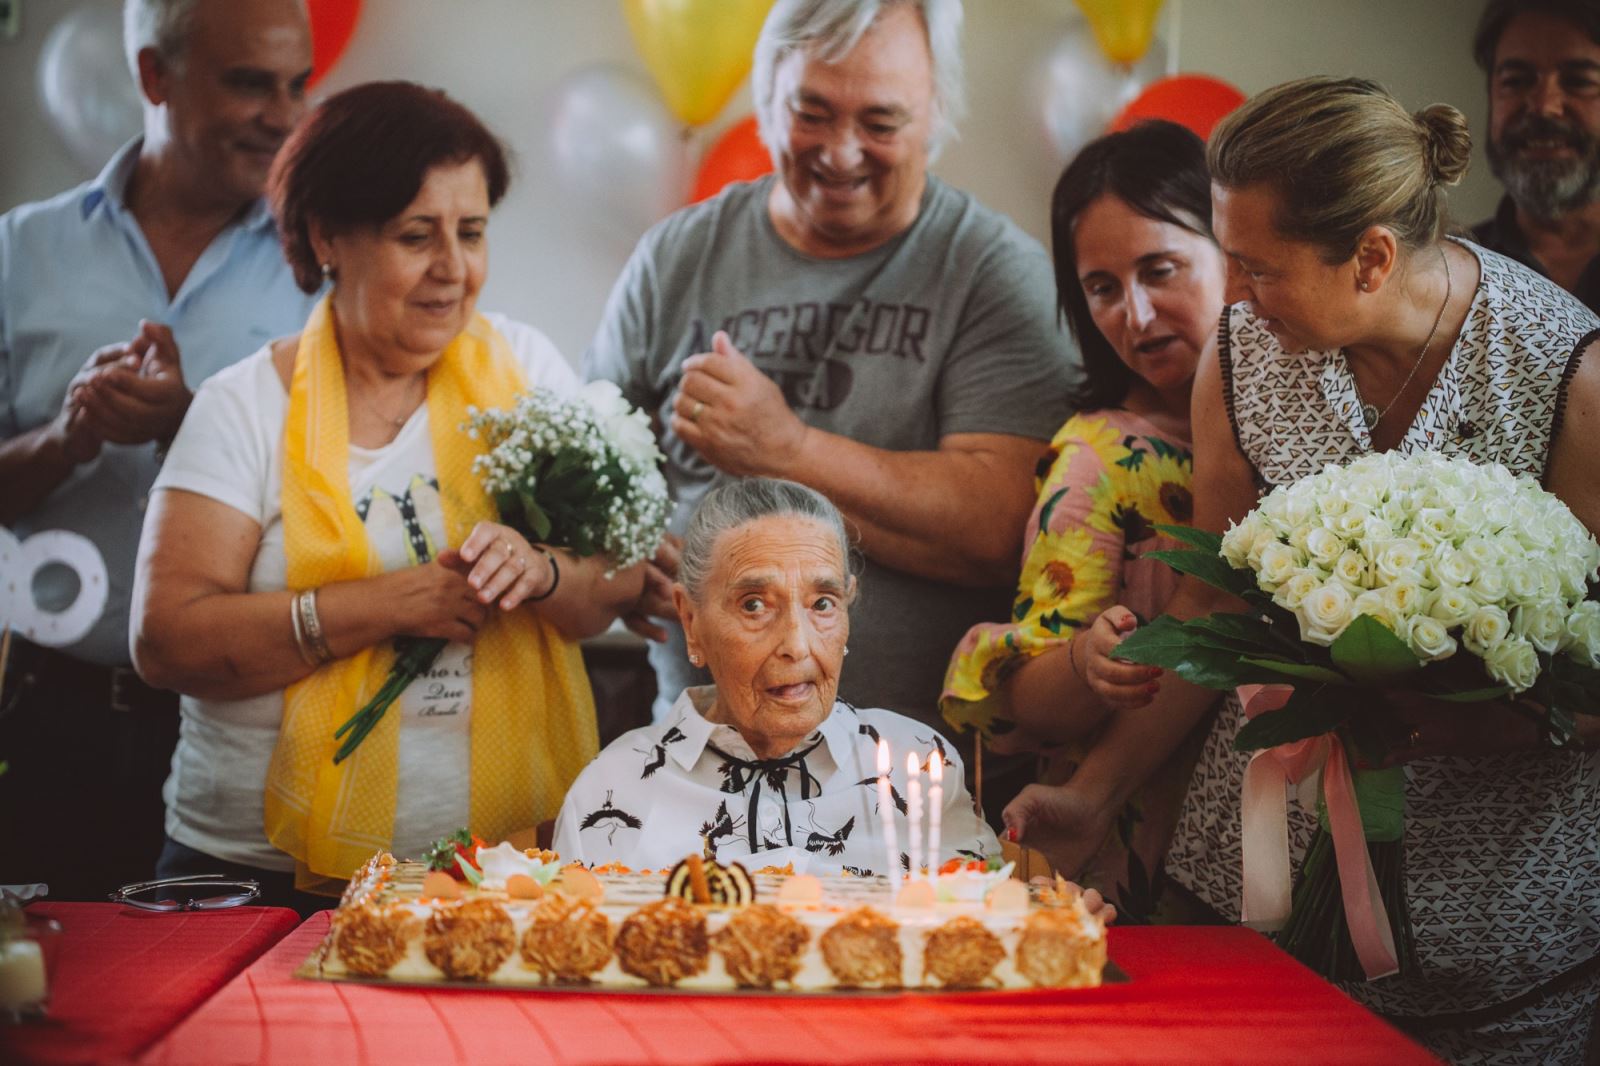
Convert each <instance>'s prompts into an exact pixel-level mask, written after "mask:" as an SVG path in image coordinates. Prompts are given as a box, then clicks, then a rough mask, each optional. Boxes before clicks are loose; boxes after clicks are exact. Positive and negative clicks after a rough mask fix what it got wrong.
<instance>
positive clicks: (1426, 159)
mask: <svg viewBox="0 0 1600 1066" xmlns="http://www.w3.org/2000/svg"><path fill="white" fill-rule="evenodd" d="M1468 152H1469V141H1468V137H1467V132H1466V122H1465V119H1464V118H1463V117H1462V116H1461V114H1460V112H1458V111H1456V110H1455V109H1454V108H1451V107H1448V106H1444V105H1434V106H1433V107H1430V108H1427V109H1426V110H1424V111H1422V112H1419V113H1417V114H1416V115H1414V116H1413V115H1408V114H1407V113H1406V112H1405V110H1404V109H1403V108H1402V107H1400V105H1399V104H1398V103H1396V102H1395V101H1394V100H1393V98H1391V97H1390V96H1389V95H1388V94H1387V93H1385V92H1384V91H1383V90H1382V89H1381V88H1380V87H1378V86H1376V85H1374V84H1372V83H1370V82H1366V81H1362V80H1358V79H1326V78H1316V79H1307V80H1304V81H1299V82H1294V83H1290V84H1288V85H1284V86H1279V87H1278V88H1276V89H1272V90H1269V91H1268V92H1266V93H1263V94H1261V95H1260V96H1258V97H1256V98H1255V99H1253V100H1252V101H1250V102H1249V103H1247V104H1246V105H1245V106H1244V107H1243V108H1241V109H1240V110H1239V111H1237V112H1235V113H1234V114H1233V115H1232V116H1230V117H1229V118H1228V119H1227V120H1225V121H1224V123H1223V124H1222V125H1221V126H1219V127H1218V129H1217V130H1216V132H1215V133H1214V134H1213V137H1212V141H1211V145H1210V151H1209V158H1208V162H1209V163H1210V166H1211V172H1212V181H1213V191H1212V195H1213V218H1214V222H1215V226H1216V232H1217V237H1218V240H1219V243H1220V244H1221V246H1222V249H1223V251H1224V253H1225V254H1226V255H1227V256H1228V262H1229V293H1228V295H1229V297H1230V298H1231V299H1233V300H1236V301H1239V302H1238V303H1236V304H1235V305H1234V306H1232V307H1230V308H1229V309H1228V310H1227V311H1226V312H1225V313H1224V317H1223V321H1222V326H1221V329H1220V331H1219V341H1218V345H1217V348H1216V350H1215V351H1208V353H1207V355H1206V356H1205V357H1204V358H1203V359H1202V361H1201V365H1200V370H1199V373H1198V375H1197V378H1196V384H1195V406H1194V426H1195V431H1196V432H1195V438H1196V439H1195V455H1196V465H1195V482H1194V485H1195V488H1194V492H1195V498H1196V501H1197V504H1196V509H1195V510H1196V516H1195V517H1196V524H1197V525H1199V526H1202V527H1203V528H1207V529H1212V530H1221V529H1222V528H1223V527H1224V526H1226V525H1227V524H1228V522H1230V521H1232V520H1236V519H1238V518H1239V517H1241V516H1243V514H1244V513H1245V512H1246V511H1247V510H1248V509H1249V508H1250V507H1252V506H1253V505H1254V504H1255V502H1256V500H1257V499H1258V498H1259V495H1260V494H1261V493H1262V492H1263V491H1265V490H1266V489H1268V488H1270V487H1272V486H1275V485H1282V484H1287V483H1290V482H1293V481H1295V480H1297V479H1298V478H1300V477H1302V476H1304V475H1305V474H1308V473H1311V472H1313V471H1315V470H1318V469H1320V468H1321V467H1322V466H1323V465H1324V464H1326V463H1329V462H1345V461H1348V460H1351V459H1354V458H1356V457H1357V456H1360V455H1363V454H1367V453H1370V452H1374V451H1385V450H1398V451H1401V452H1411V451H1417V450H1427V449H1431V450H1437V451H1441V452H1444V453H1446V454H1450V455H1463V456H1467V457H1470V458H1472V459H1474V460H1477V461H1480V462H1498V463H1501V464H1504V465H1505V466H1506V467H1508V468H1509V469H1511V470H1512V471H1513V472H1515V473H1518V474H1526V475H1531V476H1534V477H1538V478H1540V479H1541V480H1542V482H1543V484H1544V485H1545V487H1546V488H1548V489H1549V490H1550V491H1551V492H1553V493H1555V494H1556V495H1557V496H1559V497H1560V498H1561V499H1562V500H1563V501H1565V502H1566V504H1567V505H1568V506H1569V507H1570V508H1571V509H1572V510H1573V512H1574V513H1575V514H1576V515H1577V516H1578V518H1579V519H1580V520H1581V521H1582V522H1583V523H1584V524H1585V525H1586V526H1587V527H1588V528H1589V529H1590V530H1591V531H1595V530H1600V469H1597V465H1596V462H1595V460H1594V458H1593V455H1594V450H1593V447H1592V443H1591V442H1592V440H1593V437H1594V434H1595V432H1596V429H1597V428H1600V427H1597V426H1596V419H1597V415H1600V356H1596V355H1595V354H1594V353H1593V352H1591V351H1590V348H1591V346H1592V345H1591V342H1592V341H1593V340H1594V339H1595V337H1596V335H1597V329H1600V320H1597V319H1596V318H1595V316H1594V315H1593V314H1592V313H1590V312H1589V311H1588V310H1587V309H1586V308H1584V307H1583V305H1582V304H1580V303H1579V302H1578V301H1577V300H1575V299H1573V298H1572V297H1571V296H1570V295H1569V294H1568V293H1566V292H1564V291H1562V290H1561V289H1559V288H1558V287H1556V286H1555V285H1554V284H1553V283H1551V282H1549V281H1548V280H1546V279H1545V278H1543V277H1540V276H1539V275H1537V274H1535V273H1534V272H1532V271H1530V270H1528V269H1527V268H1525V267H1523V266H1520V265H1519V264H1517V263H1514V262H1512V261H1510V260H1508V259H1505V258H1503V257H1501V256H1498V255H1495V254H1494V253H1492V252H1488V251H1486V250H1484V249H1482V248H1478V247H1476V246H1474V245H1472V244H1469V243H1467V242H1465V241H1459V240H1453V239H1444V238H1443V237H1442V230H1443V217H1442V210H1441V204H1440V199H1441V197H1440V190H1441V188H1442V187H1443V186H1445V185H1449V184H1453V183H1454V182H1455V181H1456V180H1457V179H1459V177H1460V176H1461V174H1462V173H1463V172H1464V171H1465V169H1466V165H1467V159H1468ZM1586 357H1587V358H1586ZM1586 437H1587V438H1588V439H1587V440H1586V439H1585V438H1586ZM1228 607H1229V605H1228V603H1226V602H1219V599H1218V597H1216V596H1215V595H1214V594H1212V593H1211V592H1210V591H1209V590H1207V589H1204V588H1203V587H1202V586H1200V585H1199V584H1198V583H1193V582H1188V581H1186V582H1185V583H1184V584H1183V585H1182V586H1180V589H1179V591H1178V592H1177V593H1176V594H1175V595H1174V597H1173V600H1172V602H1171V603H1170V605H1169V611H1170V613H1172V614H1174V615H1177V616H1179V617H1194V616H1197V615H1201V614H1206V613H1209V612H1211V611H1213V610H1218V609H1222V610H1226V609H1228ZM1118 639H1120V635H1119V634H1116V633H1112V632H1101V631H1096V632H1095V633H1094V634H1092V635H1091V641H1090V644H1091V647H1090V648H1089V649H1086V650H1089V651H1092V652H1093V654H1092V655H1090V656H1087V657H1086V663H1085V669H1086V672H1087V673H1088V675H1089V679H1090V683H1091V685H1092V686H1093V687H1094V688H1095V690H1096V692H1098V693H1099V694H1100V695H1101V698H1102V699H1104V700H1106V701H1107V702H1108V703H1111V704H1113V705H1114V706H1117V707H1119V708H1121V709H1120V710H1119V712H1118V713H1117V714H1116V715H1114V716H1113V719H1112V725H1111V727H1110V728H1109V729H1108V730H1107V734H1106V736H1105V738H1104V739H1103V740H1102V742H1101V743H1100V744H1099V745H1097V747H1096V749H1095V751H1094V752H1093V753H1092V755H1093V756H1094V760H1093V765H1089V764H1088V762H1086V765H1085V766H1084V767H1083V769H1082V770H1081V771H1080V772H1079V774H1078V775H1077V776H1076V777H1075V778H1074V780H1073V795H1072V796H1071V797H1070V798H1068V799H1067V800H1064V801H1061V802H1058V803H1057V804H1056V805H1055V806H1054V807H1053V808H1052V810H1051V811H1050V812H1049V815H1048V819H1044V818H1041V819H1039V820H1037V821H1036V823H1035V825H1036V826H1038V827H1040V828H1043V823H1044V822H1045V821H1046V820H1048V822H1049V831H1050V832H1052V833H1054V834H1057V835H1059V836H1062V837H1064V838H1067V839H1079V840H1087V839H1090V838H1092V836H1093V831H1094V828H1095V827H1096V826H1097V825H1100V824H1104V823H1105V822H1106V821H1108V820H1109V819H1110V818H1111V817H1112V812H1114V811H1115V810H1116V809H1117V808H1118V806H1119V805H1120V803H1121V802H1122V800H1123V798H1124V797H1125V795H1126V793H1127V792H1128V791H1129V790H1130V789H1131V788H1132V787H1133V786H1134V785H1136V784H1137V782H1138V781H1139V780H1142V778H1143V776H1144V775H1145V774H1147V773H1148V772H1149V770H1150V768H1151V767H1153V766H1154V765H1156V763H1157V762H1158V760H1159V758H1160V757H1162V755H1163V753H1164V752H1166V751H1169V750H1171V748H1172V746H1173V745H1174V744H1176V743H1177V742H1178V740H1179V738H1181V737H1182V736H1184V735H1185V734H1186V733H1187V732H1188V730H1189V729H1190V728H1191V727H1192V724H1193V723H1194V722H1195V721H1197V720H1198V719H1199V717H1200V715H1201V713H1202V711H1203V708H1204V706H1205V705H1206V703H1207V702H1209V697H1208V695H1207V694H1206V693H1205V692H1203V691H1202V690H1198V689H1195V688H1192V687H1191V686H1189V685H1187V684H1185V683H1184V682H1182V681H1180V680H1179V679H1177V678H1175V677H1163V678H1162V679H1161V682H1160V684H1161V691H1160V693H1159V694H1158V695H1156V696H1155V697H1154V698H1153V699H1152V697H1151V695H1150V694H1149V691H1148V686H1149V683H1150V671H1149V670H1148V668H1146V667H1142V666H1133V665H1130V664H1126V663H1119V662H1117V661H1116V660H1115V659H1114V658H1111V657H1110V655H1111V653H1114V649H1115V645H1116V642H1117V640H1118ZM1392 702H1394V703H1395V704H1396V706H1397V707H1398V709H1399V711H1400V713H1401V714H1402V716H1403V721H1404V722H1405V724H1406V726H1407V727H1409V728H1408V730H1407V731H1408V732H1409V736H1410V747H1409V749H1408V750H1406V751H1403V752H1400V753H1398V757H1399V758H1400V759H1401V760H1402V761H1404V763H1405V766H1406V776H1407V790H1406V804H1407V816H1406V837H1405V848H1406V864H1407V868H1406V894H1407V900H1408V903H1409V907H1410V912H1411V918H1412V926H1413V930H1414V932H1415V935H1416V946H1417V954H1418V966H1417V968H1416V971H1415V972H1413V973H1408V974H1406V975H1403V976H1397V977H1389V978H1384V979H1381V980H1378V981H1374V982H1370V983H1365V982H1363V983H1358V984H1351V985H1347V986H1345V988H1346V991H1348V992H1349V993H1350V994H1351V995H1353V996H1355V997H1356V998H1357V999H1359V1000H1361V1001H1362V1002H1364V1003H1366V1004H1368V1005H1369V1006H1371V1007H1372V1008H1373V1009H1375V1010H1377V1011H1379V1012H1380V1013H1382V1014H1384V1015H1385V1016H1387V1017H1389V1018H1390V1019H1391V1020H1393V1021H1394V1022H1395V1023H1396V1024H1397V1025H1399V1026H1401V1027H1402V1028H1404V1029H1406V1030H1407V1031H1409V1032H1411V1033H1413V1034H1414V1035H1416V1036H1417V1037H1418V1039H1420V1040H1422V1041H1424V1042H1425V1043H1426V1044H1428V1046H1429V1047H1430V1048H1432V1049H1433V1050H1434V1051H1436V1052H1437V1053H1439V1054H1441V1055H1443V1056H1445V1057H1447V1058H1449V1059H1451V1060H1453V1061H1457V1062H1496V1063H1516V1062H1527V1063H1578V1062H1582V1061H1583V1057H1584V1049H1585V1044H1586V1043H1587V1041H1588V1039H1589V1035H1590V1029H1591V1026H1592V1019H1593V1015H1594V1011H1595V1004H1596V1000H1597V999H1600V976H1597V971H1596V967H1595V965H1594V964H1593V961H1594V959H1595V958H1596V956H1597V954H1600V922H1597V921H1596V915H1597V914H1600V862H1597V861H1596V857H1597V855H1600V756H1597V755H1596V754H1595V753H1594V752H1593V751H1592V750H1590V745H1592V744H1593V742H1594V740H1595V739H1596V736H1595V725H1596V720H1595V719H1592V718H1583V719H1580V731H1581V732H1580V737H1579V743H1578V744H1577V745H1574V746H1572V747H1570V748H1567V749H1561V750H1554V749H1551V748H1550V747H1548V745H1546V744H1544V743H1543V742H1542V741H1541V739H1540V734H1539V731H1538V730H1537V729H1536V728H1535V727H1534V725H1533V724H1532V723H1531V722H1529V721H1528V720H1527V719H1526V718H1524V717H1522V716H1520V715H1519V714H1517V713H1516V712H1514V711H1513V710H1512V709H1511V708H1510V707H1508V706H1506V705H1504V704H1480V705H1476V706H1474V707H1471V708H1466V707H1463V706H1462V705H1459V704H1457V705H1434V704H1429V703H1426V702H1422V701H1418V700H1414V699H1412V700H1407V701H1405V702H1403V703H1402V702H1401V701H1400V700H1399V699H1395V700H1393V701H1392ZM1241 723H1242V718H1241V716H1240V713H1239V710H1238V705H1237V703H1236V702H1234V701H1231V700H1230V702H1229V705H1228V706H1227V708H1226V709H1225V710H1224V711H1223V713H1222V715H1221V717H1220V718H1219V719H1218V721H1217V724H1216V727H1215V728H1214V729H1213V730H1212V731H1211V734H1210V736H1209V737H1208V738H1207V740H1206V743H1205V747H1204V749H1203V750H1202V753H1201V756H1200V761H1199V764H1198V766H1197V768H1196V771H1195V777H1194V779H1193V781H1192V783H1191V785H1190V790H1189V794H1188V797H1187V799H1186V801H1185V805H1184V809H1183V811H1182V813H1181V814H1180V818H1179V825H1178V829H1177V831H1176V833H1175V835H1174V839H1173V844H1172V848H1171V851H1170V852H1169V854H1168V860H1167V862H1168V872H1169V874H1170V876H1171V877H1172V878H1173V879H1174V880H1175V881H1176V882H1178V883H1180V884H1182V885H1184V886H1185V887H1186V888H1187V889H1189V890H1190V891H1192V892H1193V893H1194V894H1195V895H1197V896H1199V897H1200V898H1201V899H1202V900H1204V901H1205V902H1206V903H1208V904H1209V905H1210V906H1211V907H1213V908H1215V909H1216V910H1217V911H1218V912H1219V913H1221V914H1223V915H1224V916H1226V917H1229V918H1237V916H1238V899H1239V880H1240V878H1239V868H1240V850H1239V787H1240V782H1241V779H1242V775H1243V767H1244V762H1245V759H1244V756H1242V755H1240V754H1238V753H1235V752H1234V751H1233V750H1232V741H1233V738H1234V736H1235V735H1236V733H1237V731H1238V728H1239V726H1240V725H1241ZM1309 828H1310V820H1309V819H1303V820H1302V821H1301V822H1300V823H1299V824H1298V825H1297V826H1295V827H1294V837H1295V850H1296V851H1297V852H1302V853H1303V849H1304V846H1305V844H1306V842H1307V841H1308V839H1309V835H1310V834H1309ZM1082 846H1085V847H1086V846H1087V845H1086V844H1084V845H1082Z"/></svg>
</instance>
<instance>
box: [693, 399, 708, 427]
mask: <svg viewBox="0 0 1600 1066" xmlns="http://www.w3.org/2000/svg"><path fill="white" fill-rule="evenodd" d="M705 409H706V402H705V401H704V400H696V401H695V402H694V406H693V407H691V408H689V421H691V422H698V421H700V412H701V411H704V410H705Z"/></svg>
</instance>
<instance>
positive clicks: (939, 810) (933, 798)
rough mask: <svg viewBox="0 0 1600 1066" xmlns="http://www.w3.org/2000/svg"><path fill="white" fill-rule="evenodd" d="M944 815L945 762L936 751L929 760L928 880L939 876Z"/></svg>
mask: <svg viewBox="0 0 1600 1066" xmlns="http://www.w3.org/2000/svg"><path fill="white" fill-rule="evenodd" d="M943 813H944V760H943V759H941V758H939V753H938V752H937V751H936V752H934V753H933V755H932V756H930V757H929V759H928V880H930V881H932V880H933V879H934V878H936V877H938V876H939V862H940V860H941V859H942V858H943V854H942V853H941V852H940V851H939V822H940V819H941V817H942V815H943Z"/></svg>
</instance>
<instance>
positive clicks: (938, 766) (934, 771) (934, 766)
mask: <svg viewBox="0 0 1600 1066" xmlns="http://www.w3.org/2000/svg"><path fill="white" fill-rule="evenodd" d="M928 778H929V780H931V781H932V782H933V783H934V784H936V785H937V784H938V783H939V782H941V781H943V780H944V760H943V759H941V758H939V753H938V752H934V753H933V755H932V756H930V757H929V759H928Z"/></svg>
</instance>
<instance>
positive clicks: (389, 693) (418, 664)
mask: <svg viewBox="0 0 1600 1066" xmlns="http://www.w3.org/2000/svg"><path fill="white" fill-rule="evenodd" d="M394 643H395V651H396V655H395V660H394V665H393V666H391V667H390V668H389V676H388V677H387V678H385V679H384V682H383V686H382V687H381V688H379V689H378V692H377V695H375V696H373V697H372V699H370V700H368V701H367V704H366V706H364V707H362V708H361V709H360V710H359V711H357V712H356V713H355V714H353V715H351V716H350V717H349V718H347V719H346V720H345V722H344V724H343V725H341V726H340V727H339V728H338V730H337V731H336V732H335V733H334V734H333V739H335V740H338V739H339V738H340V737H343V736H344V735H345V734H346V733H349V734H350V735H349V736H348V737H346V738H345V741H344V743H343V744H341V745H340V746H339V750H338V751H336V752H334V753H333V762H334V765H335V766H337V765H338V764H339V763H341V762H344V760H346V759H348V758H349V757H350V756H351V755H352V754H354V753H355V750H356V749H357V748H359V747H360V746H361V742H362V741H363V740H366V739H367V734H368V733H370V732H372V730H373V728H374V727H375V726H376V725H377V724H378V723H379V722H380V721H382V720H383V716H384V714H386V713H387V712H388V710H389V706H390V705H391V704H392V703H394V701H395V700H397V699H399V698H400V694H401V693H403V692H404V691H405V690H406V686H408V685H410V684H411V682H413V681H415V680H416V679H417V678H419V677H421V676H422V675H423V674H424V673H425V672H427V670H428V668H429V667H431V666H432V665H433V663H434V660H435V659H437V658H439V653H440V652H441V651H443V650H444V646H445V641H443V640H439V639H437V638H433V637H429V638H422V637H400V638H399V639H397V640H396V641H395V642H394Z"/></svg>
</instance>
